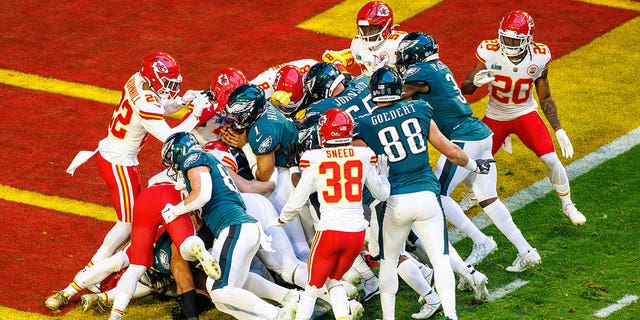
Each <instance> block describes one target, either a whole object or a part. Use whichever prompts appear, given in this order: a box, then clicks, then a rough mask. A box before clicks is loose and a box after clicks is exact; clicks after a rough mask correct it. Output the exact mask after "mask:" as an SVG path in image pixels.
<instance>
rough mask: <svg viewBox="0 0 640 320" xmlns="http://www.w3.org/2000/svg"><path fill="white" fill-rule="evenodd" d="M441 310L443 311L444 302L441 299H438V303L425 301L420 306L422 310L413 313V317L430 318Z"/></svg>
mask: <svg viewBox="0 0 640 320" xmlns="http://www.w3.org/2000/svg"><path fill="white" fill-rule="evenodd" d="M440 311H442V303H441V302H440V301H438V302H437V303H425V304H423V305H422V307H421V308H420V312H417V313H414V314H412V315H411V318H414V319H429V318H431V317H433V315H435V314H436V313H438V312H440Z"/></svg>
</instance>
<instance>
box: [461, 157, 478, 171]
mask: <svg viewBox="0 0 640 320" xmlns="http://www.w3.org/2000/svg"><path fill="white" fill-rule="evenodd" d="M464 168H465V169H467V170H469V171H471V172H476V171H477V170H478V164H477V163H476V161H475V160H473V159H471V158H469V162H467V164H465V165H464Z"/></svg>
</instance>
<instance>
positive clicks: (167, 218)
mask: <svg viewBox="0 0 640 320" xmlns="http://www.w3.org/2000/svg"><path fill="white" fill-rule="evenodd" d="M173 208H175V207H174V206H173V205H172V204H170V203H167V205H166V206H164V209H162V219H164V222H165V223H167V224H169V223H171V221H173V220H175V219H176V218H177V217H178V216H179V215H178V214H176V213H175V211H174V210H173Z"/></svg>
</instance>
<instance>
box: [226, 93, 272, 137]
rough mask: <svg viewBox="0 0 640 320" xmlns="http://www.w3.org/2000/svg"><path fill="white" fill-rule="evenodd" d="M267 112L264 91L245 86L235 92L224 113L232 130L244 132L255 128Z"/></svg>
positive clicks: (230, 97)
mask: <svg viewBox="0 0 640 320" xmlns="http://www.w3.org/2000/svg"><path fill="white" fill-rule="evenodd" d="M266 110H267V105H266V99H265V96H264V90H262V88H260V87H259V86H256V85H254V84H245V85H242V86H240V87H238V88H236V89H235V90H233V92H232V93H231V95H230V96H229V101H228V103H227V106H226V107H225V108H224V112H223V113H224V117H225V120H226V122H227V124H229V125H230V126H231V128H233V129H234V130H237V131H244V130H245V129H247V128H249V127H251V126H253V124H255V123H256V121H258V118H260V116H262V115H263V114H264V113H265V111H266Z"/></svg>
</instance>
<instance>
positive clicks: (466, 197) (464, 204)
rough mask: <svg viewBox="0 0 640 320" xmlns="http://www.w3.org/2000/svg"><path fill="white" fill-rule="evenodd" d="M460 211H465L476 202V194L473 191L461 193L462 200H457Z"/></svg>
mask: <svg viewBox="0 0 640 320" xmlns="http://www.w3.org/2000/svg"><path fill="white" fill-rule="evenodd" d="M458 204H459V205H460V208H462V211H464V212H467V211H469V209H471V208H473V207H474V206H475V205H476V204H478V199H477V198H476V195H475V194H473V193H468V192H465V193H463V197H462V200H460V202H458Z"/></svg>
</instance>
